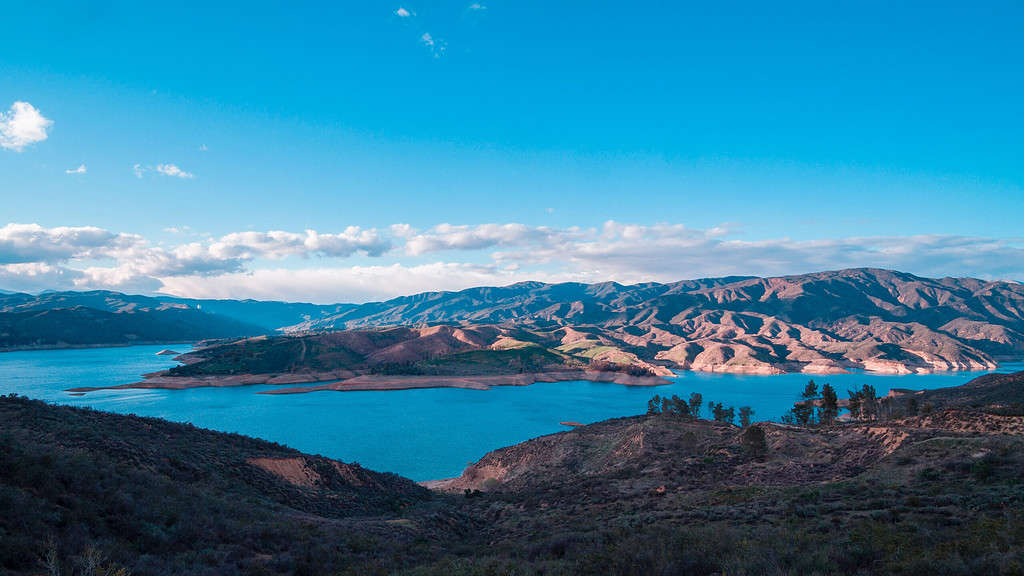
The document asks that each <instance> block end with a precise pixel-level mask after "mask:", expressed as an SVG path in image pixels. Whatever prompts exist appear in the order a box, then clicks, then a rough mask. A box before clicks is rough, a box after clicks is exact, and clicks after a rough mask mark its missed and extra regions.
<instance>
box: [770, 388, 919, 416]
mask: <svg viewBox="0 0 1024 576" xmlns="http://www.w3.org/2000/svg"><path fill="white" fill-rule="evenodd" d="M847 394H848V395H849V400H848V401H847V405H846V408H847V410H849V413H850V418H851V419H854V420H884V419H888V418H900V417H904V416H916V415H917V414H918V413H920V412H925V413H927V412H929V411H930V406H928V405H926V406H924V407H923V408H922V407H919V406H918V401H917V399H916V398H913V397H908V398H906V399H905V400H903V401H902V402H899V401H898V400H897V399H896V398H890V397H883V398H879V397H878V393H877V392H876V391H875V387H874V386H871V385H870V384H864V385H863V386H861V388H860V389H858V390H847ZM838 418H839V398H838V396H837V395H836V391H835V389H833V388H832V386H831V385H829V384H825V385H824V386H822V387H821V390H820V391H819V389H818V385H817V384H816V383H815V382H814V380H811V381H809V382H808V383H807V386H805V387H804V391H803V393H802V394H801V395H800V400H798V401H797V402H796V403H795V404H793V408H792V410H790V411H789V413H788V414H786V415H785V416H783V418H782V420H783V422H786V423H789V424H796V425H799V426H812V425H815V424H820V425H823V426H829V425H832V424H834V423H835V422H836V420H837V419H838Z"/></svg>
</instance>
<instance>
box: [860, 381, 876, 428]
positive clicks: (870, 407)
mask: <svg viewBox="0 0 1024 576" xmlns="http://www.w3.org/2000/svg"><path fill="white" fill-rule="evenodd" d="M860 406H861V408H860V409H861V412H862V413H863V414H864V417H865V418H869V419H874V418H877V417H878V394H877V393H876V392H875V387H874V386H869V385H867V384H865V385H864V386H863V387H861V389H860Z"/></svg>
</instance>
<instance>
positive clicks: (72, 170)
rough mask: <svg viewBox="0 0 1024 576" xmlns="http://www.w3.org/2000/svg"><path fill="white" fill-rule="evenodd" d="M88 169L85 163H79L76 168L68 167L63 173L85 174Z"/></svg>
mask: <svg viewBox="0 0 1024 576" xmlns="http://www.w3.org/2000/svg"><path fill="white" fill-rule="evenodd" d="M87 170H88V169H87V168H86V167H85V164H79V166H78V168H68V169H67V170H65V171H64V173H65V174H85V173H86V171H87Z"/></svg>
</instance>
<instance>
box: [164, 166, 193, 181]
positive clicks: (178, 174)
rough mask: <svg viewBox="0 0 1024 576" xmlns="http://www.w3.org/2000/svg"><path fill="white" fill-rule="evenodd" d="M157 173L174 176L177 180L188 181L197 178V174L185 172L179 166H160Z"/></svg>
mask: <svg viewBox="0 0 1024 576" xmlns="http://www.w3.org/2000/svg"><path fill="white" fill-rule="evenodd" d="M156 172H157V173H159V174H163V175H164V176H173V177H175V178H184V179H188V180H190V179H192V178H195V177H196V176H195V174H192V173H191V172H185V171H184V170H182V169H181V168H178V166H176V165H174V164H158V165H157V167H156Z"/></svg>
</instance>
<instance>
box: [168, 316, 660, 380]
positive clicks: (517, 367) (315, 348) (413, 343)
mask: <svg viewBox="0 0 1024 576" xmlns="http://www.w3.org/2000/svg"><path fill="white" fill-rule="evenodd" d="M567 338H569V339H570V343H569V345H566V339H567ZM182 360H183V361H184V362H185V365H183V366H178V367H175V368H172V369H170V370H168V371H167V374H166V375H167V376H171V377H176V376H181V377H194V376H211V375H212V376H221V375H233V374H303V373H305V374H311V375H314V374H318V373H327V372H330V373H332V374H342V375H345V374H347V375H348V376H354V375H359V374H383V375H436V376H462V375H473V376H484V375H497V374H521V373H543V372H559V371H579V370H584V369H589V370H601V371H621V372H626V373H629V374H634V375H644V376H650V375H671V374H672V373H671V372H670V371H669V370H668V369H666V368H663V367H660V366H655V365H652V364H649V363H647V362H644V361H642V360H640V359H639V358H637V357H636V355H634V354H632V353H631V352H629V351H628V350H622V349H618V348H613V347H609V346H604V345H602V344H601V343H600V342H599V341H597V340H588V339H573V338H571V335H570V334H567V331H566V330H563V329H556V330H553V331H546V332H545V331H536V330H526V329H519V328H514V327H511V328H510V327H501V326H461V327H460V326H431V327H422V328H408V327H396V328H380V329H362V330H346V331H337V332H325V333H317V334H305V335H299V336H278V337H274V338H251V339H245V340H239V341H232V342H226V343H222V344H217V345H214V346H210V347H206V348H202V349H200V350H198V351H196V352H193V353H190V354H186V355H185V356H183V357H182ZM336 377H337V376H335V378H336ZM314 379H315V378H314Z"/></svg>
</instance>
